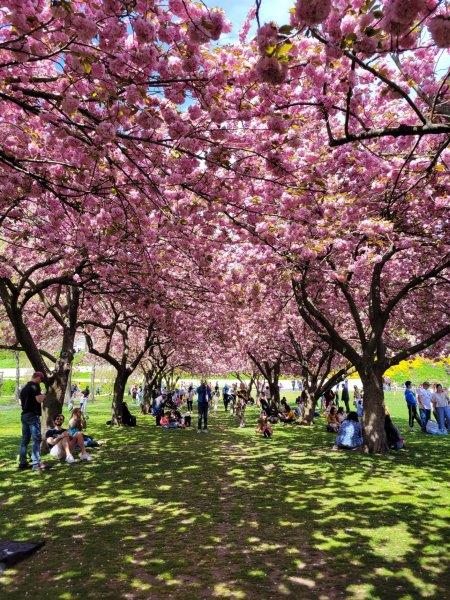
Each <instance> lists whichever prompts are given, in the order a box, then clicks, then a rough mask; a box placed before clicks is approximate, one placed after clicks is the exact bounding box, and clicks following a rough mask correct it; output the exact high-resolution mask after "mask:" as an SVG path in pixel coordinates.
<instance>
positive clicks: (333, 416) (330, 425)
mask: <svg viewBox="0 0 450 600" xmlns="http://www.w3.org/2000/svg"><path fill="white" fill-rule="evenodd" d="M339 425H340V423H339V418H338V413H337V409H336V407H335V406H334V405H332V406H331V408H330V412H329V413H328V415H327V431H328V432H330V433H337V432H338V431H339Z"/></svg>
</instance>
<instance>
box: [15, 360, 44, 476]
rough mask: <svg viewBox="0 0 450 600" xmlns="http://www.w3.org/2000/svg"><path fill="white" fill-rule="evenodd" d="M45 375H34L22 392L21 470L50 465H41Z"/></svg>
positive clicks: (38, 373) (38, 468) (36, 373)
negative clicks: (29, 455) (29, 461)
mask: <svg viewBox="0 0 450 600" xmlns="http://www.w3.org/2000/svg"><path fill="white" fill-rule="evenodd" d="M43 379H44V374H43V373H41V372H40V371H36V372H35V373H33V377H32V378H31V381H29V382H28V383H27V384H26V385H24V386H23V388H22V390H21V392H20V403H21V405H22V415H21V421H22V440H21V443H20V459H19V469H28V468H30V466H31V467H32V468H33V469H34V470H44V469H47V468H48V465H46V464H44V463H41V441H42V437H41V414H42V403H43V402H44V400H45V394H43V393H42V392H41V387H40V384H41V382H42V380H43ZM30 441H31V442H32V446H31V465H30V464H29V463H28V461H27V449H28V444H29V443H30Z"/></svg>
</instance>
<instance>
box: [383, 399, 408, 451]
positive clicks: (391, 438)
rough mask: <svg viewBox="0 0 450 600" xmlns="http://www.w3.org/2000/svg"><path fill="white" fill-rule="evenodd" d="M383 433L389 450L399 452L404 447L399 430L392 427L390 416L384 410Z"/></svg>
mask: <svg viewBox="0 0 450 600" xmlns="http://www.w3.org/2000/svg"><path fill="white" fill-rule="evenodd" d="M384 431H385V433H386V440H387V444H388V446H389V448H391V450H401V449H402V448H404V447H405V444H404V442H403V438H402V437H401V435H400V432H399V430H398V429H397V427H396V426H395V425H394V423H393V422H392V419H391V415H390V414H389V412H388V410H387V409H386V416H385V417H384Z"/></svg>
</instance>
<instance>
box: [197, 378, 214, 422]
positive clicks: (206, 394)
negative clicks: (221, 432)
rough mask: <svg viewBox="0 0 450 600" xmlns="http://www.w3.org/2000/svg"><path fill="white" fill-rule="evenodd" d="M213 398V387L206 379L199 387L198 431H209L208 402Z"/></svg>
mask: <svg viewBox="0 0 450 600" xmlns="http://www.w3.org/2000/svg"><path fill="white" fill-rule="evenodd" d="M210 400H211V389H210V387H209V385H207V383H206V381H202V382H201V383H200V386H199V387H198V388H197V404H198V429H197V432H200V431H202V421H203V431H204V433H207V432H208V403H209V401H210Z"/></svg>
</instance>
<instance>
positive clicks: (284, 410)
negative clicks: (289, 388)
mask: <svg viewBox="0 0 450 600" xmlns="http://www.w3.org/2000/svg"><path fill="white" fill-rule="evenodd" d="M280 421H281V422H282V423H294V422H295V412H294V411H293V410H292V409H291V407H290V406H289V404H288V403H287V401H286V398H283V400H282V401H281V411H280Z"/></svg>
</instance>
